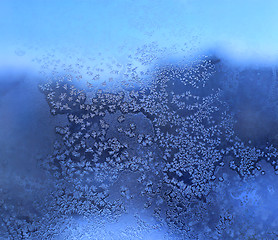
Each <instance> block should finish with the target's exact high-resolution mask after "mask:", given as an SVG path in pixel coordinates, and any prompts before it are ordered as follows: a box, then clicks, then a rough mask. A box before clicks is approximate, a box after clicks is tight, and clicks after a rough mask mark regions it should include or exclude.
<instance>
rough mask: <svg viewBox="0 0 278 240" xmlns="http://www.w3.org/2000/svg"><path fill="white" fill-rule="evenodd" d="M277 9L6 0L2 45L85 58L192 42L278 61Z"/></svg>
mask: <svg viewBox="0 0 278 240" xmlns="http://www.w3.org/2000/svg"><path fill="white" fill-rule="evenodd" d="M277 9H278V2H277V1H275V0H269V1H267V2H266V1H261V0H252V1H251V0H245V1H241V0H233V1H231V0H226V1H220V0H211V1H208V0H194V1H193V0H173V1H169V0H168V1H166V0H159V1H158V0H153V1H146V0H143V1H141V0H140V1H139V0H138V1H132V0H118V1H112V0H102V1H96V0H92V1H86V0H85V1H77V0H64V1H45V0H39V1H38V0H26V1H19V0H2V1H1V2H0V14H1V19H0V30H1V40H0V41H1V46H2V48H3V50H5V49H6V48H7V46H9V45H12V44H30V45H31V44H35V45H38V46H39V47H40V48H43V49H49V48H51V47H58V46H60V47H61V46H63V47H69V48H72V49H73V50H76V49H79V50H80V51H81V52H83V53H84V54H85V53H88V52H92V51H93V52H94V51H99V52H107V51H109V52H110V53H112V52H113V51H114V50H115V49H117V48H118V47H119V46H130V47H138V46H141V45H143V44H145V43H150V42H152V41H155V42H157V43H158V44H159V45H160V46H170V45H173V44H175V45H183V44H184V43H187V44H188V45H189V46H190V45H192V46H194V45H197V46H198V47H200V48H201V49H203V50H207V49H214V51H217V52H219V51H220V53H221V52H222V53H224V54H229V56H230V57H232V58H234V59H237V60H239V59H243V60H250V59H253V60H254V58H256V59H257V60H258V58H262V59H263V60H264V61H265V60H267V59H268V60H271V61H274V60H276V58H277V55H278V44H277V42H278V31H277V27H276V23H277V22H278V15H277V12H276V10H277ZM194 37H196V39H195V38H194Z"/></svg>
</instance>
